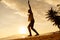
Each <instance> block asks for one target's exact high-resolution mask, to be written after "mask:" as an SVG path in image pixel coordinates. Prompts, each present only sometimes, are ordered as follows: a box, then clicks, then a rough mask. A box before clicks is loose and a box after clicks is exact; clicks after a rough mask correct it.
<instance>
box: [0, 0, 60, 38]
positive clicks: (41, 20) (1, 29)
mask: <svg viewBox="0 0 60 40" xmlns="http://www.w3.org/2000/svg"><path fill="white" fill-rule="evenodd" d="M59 3H60V1H59V0H30V4H31V7H32V11H33V14H34V19H35V24H34V28H35V29H36V30H37V31H38V32H39V34H44V33H49V32H54V31H58V30H59V29H58V28H57V26H53V25H52V24H53V23H52V22H51V21H47V19H46V14H47V13H46V12H47V11H48V10H49V9H50V7H53V8H55V7H56V5H57V4H59ZM28 9H29V8H28V0H1V2H0V37H5V36H10V35H16V34H23V33H22V32H21V30H22V31H23V29H24V30H25V31H26V32H25V34H28V30H27V26H28V24H29V22H28ZM33 34H34V32H33Z"/></svg>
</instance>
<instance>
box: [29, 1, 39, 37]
mask: <svg viewBox="0 0 60 40" xmlns="http://www.w3.org/2000/svg"><path fill="white" fill-rule="evenodd" d="M28 6H29V10H28V13H29V15H28V21H30V23H29V25H28V31H29V33H30V35H29V36H32V34H31V29H32V30H33V31H34V32H35V33H36V35H39V34H38V32H37V31H36V30H35V29H34V28H33V27H34V22H35V20H34V17H33V13H32V10H31V6H30V4H29V0H28Z"/></svg>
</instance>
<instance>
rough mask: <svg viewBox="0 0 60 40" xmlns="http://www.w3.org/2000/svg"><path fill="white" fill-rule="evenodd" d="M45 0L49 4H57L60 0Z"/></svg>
mask: <svg viewBox="0 0 60 40" xmlns="http://www.w3.org/2000/svg"><path fill="white" fill-rule="evenodd" d="M45 2H47V3H49V4H51V5H57V4H60V0H45Z"/></svg>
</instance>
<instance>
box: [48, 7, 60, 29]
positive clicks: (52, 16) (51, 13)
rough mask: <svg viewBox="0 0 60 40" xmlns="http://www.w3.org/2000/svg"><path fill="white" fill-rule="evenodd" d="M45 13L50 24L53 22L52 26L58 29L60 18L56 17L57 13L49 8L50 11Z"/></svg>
mask: <svg viewBox="0 0 60 40" xmlns="http://www.w3.org/2000/svg"><path fill="white" fill-rule="evenodd" d="M47 13H48V14H47V18H48V20H51V21H52V22H54V24H53V25H57V26H58V28H59V29H60V16H58V15H57V13H58V12H56V11H55V10H53V9H52V8H51V9H50V10H48V12H47Z"/></svg>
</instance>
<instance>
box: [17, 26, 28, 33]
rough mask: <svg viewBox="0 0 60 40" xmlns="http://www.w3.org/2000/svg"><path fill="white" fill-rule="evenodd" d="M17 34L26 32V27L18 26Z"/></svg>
mask: <svg viewBox="0 0 60 40" xmlns="http://www.w3.org/2000/svg"><path fill="white" fill-rule="evenodd" d="M18 32H19V34H27V29H26V27H24V26H22V27H19V28H18Z"/></svg>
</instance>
